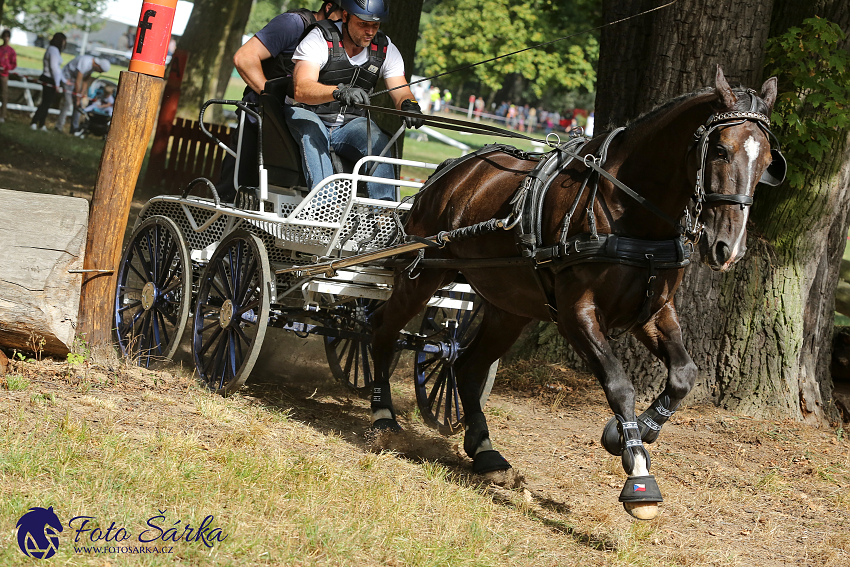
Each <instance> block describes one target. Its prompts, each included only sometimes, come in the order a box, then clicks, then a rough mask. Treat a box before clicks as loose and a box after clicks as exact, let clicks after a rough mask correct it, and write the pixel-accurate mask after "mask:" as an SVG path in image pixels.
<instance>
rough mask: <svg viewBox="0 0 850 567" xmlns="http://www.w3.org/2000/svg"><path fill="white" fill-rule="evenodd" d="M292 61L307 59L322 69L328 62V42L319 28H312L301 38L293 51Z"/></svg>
mask: <svg viewBox="0 0 850 567" xmlns="http://www.w3.org/2000/svg"><path fill="white" fill-rule="evenodd" d="M292 60H293V61H309V62H311V63H315V64H316V65H318V66H319V69H322V68H323V67H324V66H325V64H326V63H327V62H328V42H326V41H325V36H323V35H322V32H321V30H319V28H313V29H312V30H310V33H308V34H307V37H305V38H304V39H302V40H301V43H299V44H298V47H296V48H295V53H293V54H292Z"/></svg>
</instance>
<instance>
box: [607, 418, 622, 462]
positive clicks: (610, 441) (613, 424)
mask: <svg viewBox="0 0 850 567" xmlns="http://www.w3.org/2000/svg"><path fill="white" fill-rule="evenodd" d="M601 443H602V446H603V447H605V450H606V451H608V452H609V453H611V454H612V455H615V456H617V457H619V456H620V455H622V454H623V447H624V446H625V442H624V441H623V436H622V435H621V434H620V430H619V429H618V428H617V418H616V417H612V418H611V419H609V420H608V423H606V424H605V429H603V430H602V440H601Z"/></svg>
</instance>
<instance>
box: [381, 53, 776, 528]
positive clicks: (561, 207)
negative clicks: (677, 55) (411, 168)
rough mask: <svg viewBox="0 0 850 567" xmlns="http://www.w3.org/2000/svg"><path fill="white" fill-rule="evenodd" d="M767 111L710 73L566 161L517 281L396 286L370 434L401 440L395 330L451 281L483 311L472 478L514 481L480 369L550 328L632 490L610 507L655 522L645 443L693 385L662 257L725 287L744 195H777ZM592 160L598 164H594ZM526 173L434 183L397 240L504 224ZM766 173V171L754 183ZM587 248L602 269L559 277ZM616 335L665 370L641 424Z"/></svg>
mask: <svg viewBox="0 0 850 567" xmlns="http://www.w3.org/2000/svg"><path fill="white" fill-rule="evenodd" d="M775 99H776V79H775V78H772V79H769V80H768V81H766V82H765V83H764V85H763V86H762V91H761V94H760V96H758V95H757V94H756V93H755V91H752V90H745V89H743V88H734V89H733V88H731V87H730V86H729V84H728V83H727V82H726V79H725V78H724V76H723V73H722V71H721V70H720V68H719V67H718V70H717V77H716V84H715V87H714V88H711V89H705V90H702V91H699V92H696V93H692V94H689V95H684V96H681V97H679V98H677V99H675V100H673V101H671V102H670V103H668V104H666V105H664V106H662V107H660V108H658V109H656V110H654V111H652V112H651V113H649V114H647V115H645V116H643V117H641V118H640V119H638V120H637V121H635V122H634V123H633V124H631V125H629V126H628V127H627V128H625V129H624V130H622V131H619V132H618V133H617V134H616V135H615V136H613V137H612V136H606V135H604V134H603V135H600V136H597V137H596V138H594V139H593V140H592V141H590V142H588V143H587V145H585V146H584V147H582V148H581V149H580V150H578V153H579V154H580V156H581V157H582V158H583V159H574V160H573V161H572V162H571V163H570V164H569V165H567V166H566V167H561V168H558V169H557V170H556V171H555V173H554V177H553V179H552V180H551V184H550V187H549V189H548V192H546V193H545V197H543V198H541V201H540V202H541V204H542V208H541V209H540V210H541V211H542V215H541V221H540V227H541V232H540V234H539V235H538V238H539V242H538V244H537V245H536V246H533V247H532V248H531V249H530V250H531V251H530V252H528V249H527V250H526V253H527V255H530V256H531V258H529V261H528V264H527V265H526V266H516V265H514V266H511V267H496V268H493V267H490V268H483V267H470V268H460V269H459V270H458V269H455V268H451V269H434V268H426V269H423V270H421V275H420V276H419V277H418V278H415V279H411V278H410V277H409V276H410V274H409V273H407V272H398V273H397V274H396V277H395V284H394V288H393V294H392V297H391V298H390V300H389V301H388V302H387V303H386V304H385V306H384V309H383V310H381V311H379V313H378V314H377V315H376V320H375V321H374V328H375V332H374V337H373V340H374V342H373V349H374V358H375V366H376V371H377V375H376V380H375V384H374V386H375V393H374V394H373V399H372V419H373V425H374V426H375V427H378V428H387V429H396V428H398V424H397V423H396V422H395V414H394V412H393V410H392V403H391V400H390V399H389V397H388V395H387V393H388V392H389V387H388V383H389V372H388V371H389V365H390V360H391V359H392V355H393V350H394V345H395V343H396V340H397V337H398V332H399V330H400V329H402V327H403V326H404V325H405V324H406V323H407V322H408V321H409V320H410V319H412V318H413V317H414V316H415V315H416V314H417V313H419V312H420V311H421V310H422V309H423V308H424V307H425V305H426V303H427V301H428V299H429V298H430V297H431V296H432V295H433V294H434V292H435V291H436V290H437V289H438V288H440V287H441V286H443V285H445V284H448V283H449V282H451V281H453V280H454V278H455V277H456V276H457V272H458V271H460V272H461V273H462V274H463V276H464V277H465V278H466V280H467V281H468V282H469V283H470V284H471V286H472V287H473V288H474V289H475V291H476V292H477V293H478V294H479V295H480V296H481V297H482V298H483V299H484V301H485V304H484V316H483V320H482V323H481V326H480V328H479V331H478V333H477V335H476V336H475V338H474V340H473V342H472V343H471V344H470V345H469V347H468V348H467V349H466V350H465V351H464V352H463V354H462V355H461V356H460V357H459V358H458V360H457V362H456V363H455V369H456V374H457V376H458V378H457V379H458V390H459V392H460V398H461V402H462V404H463V412H464V415H465V421H464V424H465V437H464V449H465V450H466V452H467V454H468V455H469V456H470V457H471V458H472V459H473V470H474V471H475V472H476V473H479V474H487V473H491V472H494V471H499V470H505V469H507V468H510V465H509V464H508V462H507V460H505V459H504V457H502V456H501V455H500V454H499V453H498V452H497V451H495V450H494V449H493V447H492V445H491V443H490V439H489V433H488V430H487V423H486V420H485V417H484V414H483V413H482V410H481V407H480V404H479V392H480V388H481V385H482V384H483V381H484V379H485V377H486V376H487V372H488V369H489V368H490V365H491V364H492V363H493V362H494V361H495V360H497V359H498V358H499V357H500V356H502V355H503V354H504V353H505V352H506V351H507V350H508V348H509V347H510V346H511V345H512V344H513V343H514V341H515V340H516V339H517V337H518V336H519V334H520V331H521V330H522V329H523V327H524V326H525V325H526V324H527V323H529V322H530V321H531V320H532V319H540V320H550V319H551V320H554V319H556V320H557V324H558V329H559V331H560V332H561V334H562V335H563V336H564V337H565V338H566V339H567V340H568V341H569V342H570V344H571V345H572V346H573V348H575V350H576V351H577V352H579V353H580V354H581V356H582V357H583V358H584V360H585V361H586V362H587V364H588V365H589V366H590V368H591V369H592V371H593V373H594V374H595V375H596V377H597V378H598V379H599V382H600V383H601V384H602V387H603V389H604V390H605V395H606V397H607V399H608V403H609V405H610V407H611V409H612V410H613V412H614V415H615V419H612V420H611V422H609V424H608V425H607V426H606V428H605V431H604V434H603V443H604V445H605V447H606V448H607V449H608V450H609V451H610V452H612V453H614V454H617V455H622V460H623V468H624V470H625V471H626V473H627V475H628V479H627V481H626V485H625V486H624V488H623V492H622V493H621V495H620V500H621V501H622V502H623V503H624V506H625V507H626V509H627V510H629V512H630V513H631V514H632V515H633V516H635V517H640V518H644V519H645V518H652V517H654V516H655V515H656V514H657V505H658V502H660V501H661V494H660V492H659V490H658V486H657V484H656V482H655V479H654V477H652V476H651V475H650V474H649V467H650V462H649V454H648V452H647V451H646V449H645V448H644V446H643V442H647V443H652V442H653V441H654V440H655V439H656V438H657V436H658V432H659V430H660V428H661V425H662V424H663V423H664V422H665V421H666V420H667V419H668V418H669V416H670V415H672V413H673V411H675V409H676V408H677V406H678V405H679V404H680V402H681V401H682V399H683V398H684V397H685V396H686V395H687V393H688V392H689V391H690V390H691V388H692V387H693V384H694V380H695V378H696V376H697V368H696V365H695V364H694V362H693V360H692V359H691V357H690V355H689V354H688V352H687V351H686V350H685V347H684V344H683V342H682V332H681V329H680V327H679V322H678V318H677V315H676V308H675V306H674V304H673V296H674V294H675V293H676V289H677V288H678V287H679V284H680V283H681V281H682V276H683V273H684V268H683V267H680V266H681V265H682V264H684V263H687V260H685V261H682V258H681V257H680V258H679V262H678V264H675V262H674V263H673V264H671V262H670V261H669V258H668V261H667V262H666V263H665V262H664V261H662V260H663V259H662V258H661V257H662V256H663V255H664V252H665V250H666V251H669V250H671V249H673V248H671V247H673V244H675V243H676V242H679V243H681V247H680V248H676V249H678V250H679V254H680V256H681V253H682V251H683V250H684V251H687V250H688V249H689V247H691V246H692V245H693V243H694V241H698V243H699V246H700V250H701V256H702V259H703V261H705V262H706V263H707V264H708V265H709V266H711V267H712V268H713V269H715V270H721V271H722V270H727V269H729V268H730V267H731V266H732V265H733V264H734V263H735V262H736V261H738V260H739V259H740V258H741V256H742V255H743V254H744V251H745V249H746V246H745V242H746V222H747V215H748V212H749V209H748V206H749V204H751V203H752V194H753V191H754V190H755V187H756V184H757V183H758V182H759V180H760V178H762V176H763V174H764V178H763V179H762V181H766V182H768V183H769V184H771V181H772V182H773V183H772V184H776V183H777V182H778V180H777V179H773V178H771V177H770V173H777V170H779V169H782V171H780V172H779V174H781V175H782V176H784V169H783V168H784V162H782V163H780V162H779V160H781V159H782V158H781V154H778V152H776V154H775V155H774V159H776V160H777V163H775V164H774V165H773V166H771V163H772V161H771V160H772V154H771V147H770V139H769V130H768V129H767V123H768V119H767V116H769V114H770V109H771V107H772V106H773V103H774V101H775ZM606 151H607V157H604V154H605V153H606ZM584 156H588V157H584ZM594 156H603V157H604V161H603V157H594ZM523 157H526V156H519V157H517V156H516V155H510V153H509V152H502V151H496V150H494V151H492V152H489V153H483V154H481V155H477V156H475V157H474V158H471V159H467V160H465V161H462V162H461V163H459V164H457V165H456V166H455V167H452V168H451V169H449V170H448V171H446V172H445V173H444V174H442V175H441V176H439V177H437V178H436V179H432V181H431V182H429V184H428V185H427V186H426V188H425V189H423V191H422V192H420V193H419V195H418V196H417V198H416V203H415V205H414V207H413V209H412V210H411V212H410V216H409V218H408V221H407V223H406V226H405V228H406V231H407V232H408V233H409V234H411V235H418V236H422V237H425V236H429V235H435V234H437V233H439V232H441V231H452V230H454V229H457V228H459V227H468V226H471V225H475V224H477V223H482V222H484V221H487V220H489V219H505V218H511V215H512V212H514V218H515V217H516V214H515V207H514V205H512V204H511V201H512V199H513V198H514V196H515V195H517V194H518V189H519V188H520V187H521V185H522V184H523V183H524V180H526V177H527V175H528V174H529V172H530V171H532V170H533V169H534V168H535V166H536V165H537V163H538V162H537V161H536V160H534V159H532V158H531V157H528V158H527V159H523ZM592 163H595V164H596V165H597V167H599V164H602V166H601V167H600V168H601V169H604V170H605V172H607V175H605V174H604V173H600V172H598V170H597V171H593V172H592V171H591V169H590V165H591V164H592ZM769 166H771V171H768V172H766V170H767V169H768V167H769ZM590 173H594V174H595V175H596V176H598V177H599V182H598V184H597V186H596V188H595V189H593V187H592V186H593V183H592V182H591V183H590V184H588V185H586V186H584V187H583V186H582V185H583V184H584V182H585V180H586V179H587V178H588V174H590ZM435 177H436V176H435ZM591 177H592V176H591ZM612 179H615V180H616V181H612ZM623 186H625V189H624V188H623ZM695 188H696V189H695ZM629 190H631V191H633V192H634V193H635V194H631V195H630V194H629V193H628V191H629ZM703 207H704V210H703ZM588 209H590V210H592V213H591V212H589V211H588ZM570 211H572V214H571V215H570V217H571V218H570V219H569V220H567V219H566V217H567V215H568V213H570ZM564 230H566V234H563V233H562V232H563V231H564ZM514 232H515V230H501V229H499V230H495V231H492V232H490V233H489V234H484V235H479V236H475V237H472V238H466V239H453V240H452V241H451V242H450V243H449V244H448V245H447V246H445V247H444V248H443V249H441V250H437V251H436V253H435V254H432V253H431V252H432V251H433V249H429V252H428V254H426V256H425V257H426V258H430V257H436V258H457V259H478V258H507V257H516V256H517V255H518V254H519V253H518V251H517V248H518V239H517V237H516V234H515V233H514ZM581 235H590V236H581ZM610 235H616V236H617V237H618V239H619V240H617V239H614V238H612V237H611V236H610ZM600 242H607V244H606V245H605V246H602V245H600V244H599V243H600ZM612 242H619V244H616V245H615V244H611V243H612ZM659 243H667V244H666V245H665V246H667V247H666V248H665V247H664V246H661V245H660V244H659ZM670 243H673V244H670ZM520 244H521V243H520ZM626 244H628V245H629V246H631V247H632V248H634V249H633V250H631V255H629V254H628V253H625V256H617V254H616V253H615V254H613V256H611V255H609V257H606V258H603V257H601V256H600V255H601V254H602V253H603V252H604V250H602V249H604V248H605V247H606V246H608V247H612V246H613V247H616V246H619V247H620V248H621V249H626V248H628V246H626ZM657 244H658V246H656V245H657ZM589 245H593V246H596V247H597V250H598V251H599V254H597V255H596V256H593V257H591V258H590V261H580V262H577V263H576V262H572V261H569V258H567V257H568V256H569V255H570V254H571V253H574V250H573V249H575V250H580V249H581V248H587V246H589ZM642 246H643V248H641V247H642ZM675 246H676V247H679V246H680V245H675ZM635 247H636V248H635ZM520 248H522V246H521V245H520ZM635 250H637V252H635ZM541 251H542V252H541ZM674 255H675V254H674ZM650 257H652V258H650ZM654 259H658V262H656V263H653V260H654ZM674 264H675V265H674ZM614 329H628V330H629V331H630V332H631V333H632V334H633V335H634V336H636V337H637V338H638V339H639V340H640V341H641V342H642V343H643V344H644V345H646V347H647V348H648V349H649V350H650V351H651V352H652V353H653V354H654V355H655V356H657V357H658V358H659V359H661V360H662V361H663V362H664V363H665V365H666V366H667V371H668V377H667V383H666V387H665V389H664V391H663V392H662V394H661V395H660V396H659V397H658V399H657V400H655V401H654V402H653V403H652V405H651V406H650V409H648V410H647V411H646V412H644V413H643V414H641V416H639V417H637V416H635V391H634V387H633V385H632V383H631V381H630V380H629V378H628V376H626V373H625V372H624V370H623V367H622V366H621V364H620V362H619V361H618V360H617V359H616V358H615V357H614V354H613V352H612V350H611V347H610V345H609V343H608V335H609V333H611V332H612V331H613V330H614ZM382 394H383V395H382Z"/></svg>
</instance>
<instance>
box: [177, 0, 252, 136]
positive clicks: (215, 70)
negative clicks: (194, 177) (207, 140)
mask: <svg viewBox="0 0 850 567" xmlns="http://www.w3.org/2000/svg"><path fill="white" fill-rule="evenodd" d="M251 3H252V2H251V0H196V1H195V7H194V9H193V10H192V17H191V19H190V20H189V24H188V25H187V26H186V31H185V32H184V33H183V36H182V37H181V38H180V40H179V41H178V43H177V48H178V49H183V50H185V51H187V52H189V54H190V55H189V60H188V63H187V65H186V74H185V75H184V77H183V87H182V91H181V93H180V105H179V107H178V111H177V112H178V114H179V116H181V117H183V118H188V119H191V120H197V119H198V111H199V110H200V108H201V105H202V104H203V103H204V102H206V101H207V100H209V99H211V98H219V99H221V98H224V93H225V91H226V90H227V83H228V82H229V81H230V75H231V73H232V72H233V55H234V54H235V53H236V51H237V50H238V49H239V47H241V46H242V34H243V32H244V31H245V26H246V24H247V23H248V16H249V15H250V13H251ZM221 110H222V109H221V107H220V106H214V107H212V108H211V109H210V112H211V117H210V118H211V120H212V121H213V122H220V121H221Z"/></svg>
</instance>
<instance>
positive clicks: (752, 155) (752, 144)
mask: <svg viewBox="0 0 850 567" xmlns="http://www.w3.org/2000/svg"><path fill="white" fill-rule="evenodd" d="M760 150H761V144H759V142H758V140H756V139H755V138H753V137H752V136H750V137H749V138H747V141H746V142H744V151H745V152H746V153H747V182H746V185H745V187H744V193H745V194H746V195H749V194H750V187H751V186H752V184H753V173H754V172H755V167H756V160H757V159H758V157H759V152H760ZM749 216H750V208H749V207H744V220H743V221H741V231H740V232H739V233H738V238H736V239H735V244H734V245H733V246H732V255H731V256H729V259H728V260H727V261H726V263H725V264H723V267H724V269H725V268H728V267H729V266H731V265H732V264H733V263H734V262H735V260H736V259H737V258H738V252H739V251H740V249H741V241H742V240H743V238H744V234H745V233H746V232H747V219H748V218H749Z"/></svg>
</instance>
